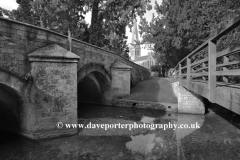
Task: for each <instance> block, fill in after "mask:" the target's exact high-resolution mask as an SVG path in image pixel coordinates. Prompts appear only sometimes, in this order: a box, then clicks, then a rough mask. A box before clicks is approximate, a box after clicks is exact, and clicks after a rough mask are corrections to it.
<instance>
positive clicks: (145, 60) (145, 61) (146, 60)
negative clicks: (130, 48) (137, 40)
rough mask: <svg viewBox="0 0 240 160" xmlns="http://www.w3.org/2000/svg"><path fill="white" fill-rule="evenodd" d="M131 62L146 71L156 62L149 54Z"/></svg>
mask: <svg viewBox="0 0 240 160" xmlns="http://www.w3.org/2000/svg"><path fill="white" fill-rule="evenodd" d="M133 62H134V63H136V64H138V65H140V66H143V67H145V68H148V69H150V68H151V66H152V65H156V60H155V59H154V58H153V56H152V55H150V54H149V55H146V56H141V57H138V58H136V59H135V60H134V61H133Z"/></svg>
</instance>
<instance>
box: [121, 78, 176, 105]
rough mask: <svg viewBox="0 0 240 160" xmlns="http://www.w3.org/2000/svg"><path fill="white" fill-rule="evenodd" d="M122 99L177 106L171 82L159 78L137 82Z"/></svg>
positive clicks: (167, 79)
mask: <svg viewBox="0 0 240 160" xmlns="http://www.w3.org/2000/svg"><path fill="white" fill-rule="evenodd" d="M124 99H129V100H139V101H150V102H162V103H174V104H177V97H176V96H175V94H174V92H173V89H172V85H171V80H170V79H169V78H161V77H153V78H151V79H150V80H146V81H142V82H139V83H138V84H137V85H136V86H135V87H134V88H132V89H131V94H130V95H129V96H127V97H124Z"/></svg>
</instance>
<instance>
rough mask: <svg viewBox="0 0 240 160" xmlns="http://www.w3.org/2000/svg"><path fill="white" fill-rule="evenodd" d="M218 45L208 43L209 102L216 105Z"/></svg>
mask: <svg viewBox="0 0 240 160" xmlns="http://www.w3.org/2000/svg"><path fill="white" fill-rule="evenodd" d="M216 52H217V49H216V44H215V43H214V42H212V41H211V40H210V41H209V42H208V89H209V101H210V102H212V103H216Z"/></svg>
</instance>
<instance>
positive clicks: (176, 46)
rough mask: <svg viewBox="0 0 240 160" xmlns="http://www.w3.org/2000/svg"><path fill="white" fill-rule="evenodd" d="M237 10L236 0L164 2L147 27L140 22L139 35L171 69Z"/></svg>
mask: <svg viewBox="0 0 240 160" xmlns="http://www.w3.org/2000/svg"><path fill="white" fill-rule="evenodd" d="M239 8H240V4H239V2H237V0H163V1H162V4H161V5H159V4H157V3H156V5H155V9H156V11H157V14H158V15H157V17H154V18H153V20H152V22H151V23H150V24H148V23H147V21H146V19H141V22H140V25H141V27H139V28H140V33H141V34H143V39H144V42H149V43H153V44H154V51H155V52H156V53H158V54H160V56H159V57H161V60H162V61H163V62H164V63H165V64H169V66H170V67H174V66H175V65H176V64H177V63H178V62H179V61H180V60H181V59H182V58H184V57H185V56H186V55H187V54H189V53H190V52H191V51H192V50H194V49H195V48H196V47H198V46H199V45H200V44H201V43H203V42H204V41H206V40H207V39H208V38H209V37H210V36H212V35H214V34H215V31H217V30H218V28H219V25H224V24H223V23H226V22H227V21H228V19H229V18H232V17H234V16H236V15H237V14H238V13H239ZM220 22H221V23H220Z"/></svg>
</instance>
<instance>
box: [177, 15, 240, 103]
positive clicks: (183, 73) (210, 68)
mask: <svg viewBox="0 0 240 160" xmlns="http://www.w3.org/2000/svg"><path fill="white" fill-rule="evenodd" d="M239 25H240V18H239V17H238V18H236V19H234V20H232V21H231V22H230V23H229V24H228V25H227V26H226V27H225V28H224V29H223V30H222V31H220V32H219V33H218V34H217V35H215V36H214V37H212V38H210V39H209V40H207V41H206V42H205V43H203V44H202V45H201V46H199V47H198V48H196V49H195V50H194V51H193V52H191V53H190V54H189V55H188V56H186V57H185V58H184V59H182V60H181V61H180V62H179V63H178V64H177V66H176V67H175V68H174V70H173V72H174V73H175V74H173V75H175V76H174V79H175V80H178V81H179V82H180V84H181V82H182V81H185V84H186V86H185V87H186V88H187V89H189V90H191V86H192V83H193V82H194V81H201V82H202V81H203V82H205V83H207V84H208V91H209V93H208V97H207V98H208V99H209V101H210V102H212V103H215V102H216V84H217V83H218V82H217V79H216V77H217V76H222V80H223V82H225V83H229V81H228V78H227V77H225V76H236V75H240V69H231V70H228V69H227V68H226V66H230V65H236V64H239V63H240V62H239V61H238V60H235V61H231V62H230V61H229V56H231V55H233V54H236V53H238V52H239V51H240V46H234V47H229V48H227V49H225V50H222V51H220V52H217V47H216V44H217V41H218V40H219V39H220V38H221V37H223V36H225V35H227V34H228V33H229V32H231V31H232V30H233V29H235V28H236V27H238V26H239ZM239 44H240V41H239ZM204 49H207V56H206V57H205V58H202V59H200V60H198V61H195V62H192V58H193V56H196V54H199V53H200V52H202V51H203V50H204ZM217 58H218V59H219V58H223V60H222V61H223V63H220V64H217V63H216V62H217ZM219 67H221V70H219V69H218V71H217V68H219ZM196 78H198V79H196ZM239 89H240V88H239Z"/></svg>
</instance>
